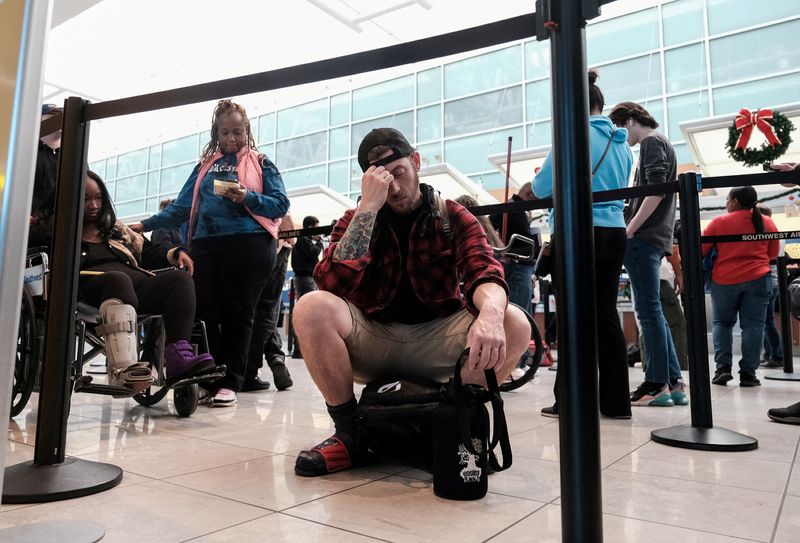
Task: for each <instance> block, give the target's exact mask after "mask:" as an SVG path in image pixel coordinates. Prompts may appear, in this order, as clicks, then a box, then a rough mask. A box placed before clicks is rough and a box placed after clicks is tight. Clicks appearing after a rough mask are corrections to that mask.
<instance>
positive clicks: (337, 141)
mask: <svg viewBox="0 0 800 543" xmlns="http://www.w3.org/2000/svg"><path fill="white" fill-rule="evenodd" d="M349 141H350V127H349V126H343V127H341V128H334V129H333V130H331V131H330V143H329V144H328V145H329V146H330V148H329V150H328V152H329V153H330V156H329V157H328V158H330V159H331V160H336V159H337V158H347V156H348V154H349V151H350V146H349V145H348V142H349Z"/></svg>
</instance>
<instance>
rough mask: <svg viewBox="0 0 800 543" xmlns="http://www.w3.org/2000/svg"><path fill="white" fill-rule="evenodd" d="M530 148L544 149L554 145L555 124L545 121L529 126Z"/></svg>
mask: <svg viewBox="0 0 800 543" xmlns="http://www.w3.org/2000/svg"><path fill="white" fill-rule="evenodd" d="M527 133H528V145H527V146H528V147H542V146H544V145H550V144H551V143H553V123H552V122H550V121H545V122H542V123H534V124H529V125H528V130H527Z"/></svg>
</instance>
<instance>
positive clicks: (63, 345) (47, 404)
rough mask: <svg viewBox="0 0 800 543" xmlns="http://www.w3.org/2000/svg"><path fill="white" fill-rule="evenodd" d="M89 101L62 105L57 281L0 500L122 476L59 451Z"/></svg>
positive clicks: (108, 482) (74, 493)
mask: <svg viewBox="0 0 800 543" xmlns="http://www.w3.org/2000/svg"><path fill="white" fill-rule="evenodd" d="M86 103H87V102H85V101H84V100H81V99H80V98H74V97H73V98H69V99H67V101H66V103H65V107H64V114H63V126H62V144H61V157H60V162H59V167H58V182H57V189H56V210H55V215H54V221H53V223H54V226H53V241H52V250H51V253H52V255H51V273H52V276H53V277H56V278H58V280H57V281H51V282H50V292H49V295H48V308H47V322H46V328H45V330H46V332H45V343H44V362H43V365H42V384H41V391H40V393H39V413H38V419H37V424H36V448H35V450H34V459H33V461H32V462H23V463H21V464H16V465H14V466H9V467H8V468H6V471H5V484H4V486H3V499H2V501H3V503H34V502H47V501H55V500H63V499H68V498H77V497H79V496H86V495H89V494H94V493H97V492H101V491H103V490H108V489H109V488H112V487H114V486H116V485H117V484H119V482H120V481H121V480H122V470H121V469H119V468H118V467H117V466H113V465H110V464H102V463H99V462H90V461H87V460H81V459H77V458H68V459H66V460H65V457H64V451H65V446H66V439H67V417H69V402H70V391H71V385H72V381H71V378H70V374H71V369H72V364H73V363H74V356H75V304H76V301H77V292H78V253H79V249H80V237H81V229H82V218H83V196H84V183H83V179H84V176H85V171H86V151H87V147H88V145H87V144H88V137H89V126H88V124H87V123H85V122H84V121H83V109H84V106H85V104H86Z"/></svg>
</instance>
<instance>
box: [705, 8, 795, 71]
mask: <svg viewBox="0 0 800 543" xmlns="http://www.w3.org/2000/svg"><path fill="white" fill-rule="evenodd" d="M765 3H766V2H759V4H765ZM796 6H797V8H798V10H800V3H799V4H796ZM798 35H800V19H797V20H795V21H789V22H786V23H782V24H779V25H774V26H770V27H768V28H759V29H757V30H751V31H749V32H742V33H739V34H733V35H731V36H725V37H724V38H719V39H716V40H712V41H711V43H710V47H711V80H712V81H713V83H714V84H715V85H716V84H719V83H728V82H731V81H738V80H741V79H748V78H752V77H756V76H759V75H767V74H771V73H774V72H781V71H786V70H796V69H797V68H798V67H800V48H798V47H797V36H798ZM745 52H746V54H744V53H745Z"/></svg>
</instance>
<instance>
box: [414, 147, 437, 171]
mask: <svg viewBox="0 0 800 543" xmlns="http://www.w3.org/2000/svg"><path fill="white" fill-rule="evenodd" d="M417 151H419V158H420V163H421V165H422V166H423V167H425V166H433V165H434V164H441V163H442V144H441V143H429V144H428V145H420V146H419V147H417Z"/></svg>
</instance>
